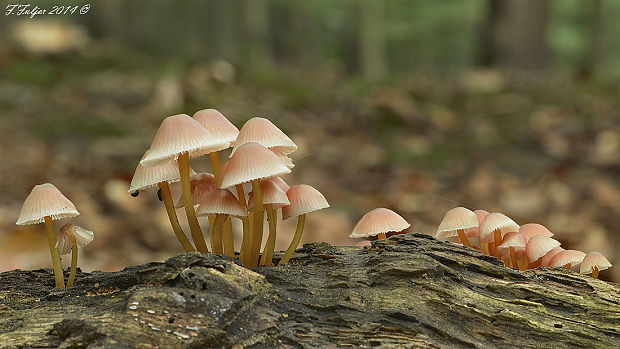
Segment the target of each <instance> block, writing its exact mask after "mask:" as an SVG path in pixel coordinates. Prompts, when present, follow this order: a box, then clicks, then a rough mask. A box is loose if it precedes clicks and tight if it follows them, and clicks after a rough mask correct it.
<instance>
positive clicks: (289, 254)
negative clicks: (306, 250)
mask: <svg viewBox="0 0 620 349" xmlns="http://www.w3.org/2000/svg"><path fill="white" fill-rule="evenodd" d="M305 222H306V214H302V215H300V216H299V217H297V229H296V230H295V236H293V241H291V244H290V245H289V246H288V249H286V252H284V255H283V256H282V258H281V259H280V263H278V265H279V266H280V265H282V264H285V263H288V261H289V260H290V259H291V257H292V256H293V253H294V252H295V250H296V249H297V245H299V241H301V234H302V233H303V232H304V223H305Z"/></svg>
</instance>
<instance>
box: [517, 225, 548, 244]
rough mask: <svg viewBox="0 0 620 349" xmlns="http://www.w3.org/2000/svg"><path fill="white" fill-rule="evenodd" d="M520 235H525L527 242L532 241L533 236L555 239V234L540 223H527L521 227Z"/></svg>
mask: <svg viewBox="0 0 620 349" xmlns="http://www.w3.org/2000/svg"><path fill="white" fill-rule="evenodd" d="M519 233H521V234H522V235H523V237H524V238H525V241H530V238H532V236H536V235H539V236H546V237H549V238H550V237H553V233H552V232H550V231H549V229H547V228H546V227H545V226H544V225H542V224H538V223H527V224H523V225H522V226H520V227H519Z"/></svg>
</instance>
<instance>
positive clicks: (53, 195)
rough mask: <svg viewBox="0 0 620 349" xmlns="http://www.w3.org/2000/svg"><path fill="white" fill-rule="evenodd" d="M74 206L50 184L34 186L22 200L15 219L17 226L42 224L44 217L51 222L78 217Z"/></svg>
mask: <svg viewBox="0 0 620 349" xmlns="http://www.w3.org/2000/svg"><path fill="white" fill-rule="evenodd" d="M79 215H80V213H79V212H78V210H77V208H75V205H74V204H73V203H72V202H71V201H69V199H67V198H66V197H65V196H64V195H62V193H61V192H60V190H58V188H56V187H55V186H54V185H53V184H51V183H45V184H39V185H35V187H34V188H32V191H31V192H30V194H29V195H28V197H26V200H24V204H23V205H22V210H21V212H20V213H19V218H17V223H16V224H17V225H29V224H38V223H42V222H43V221H44V220H45V217H47V216H49V217H50V218H51V219H52V220H56V219H62V218H69V217H75V216H79Z"/></svg>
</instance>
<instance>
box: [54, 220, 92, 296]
mask: <svg viewBox="0 0 620 349" xmlns="http://www.w3.org/2000/svg"><path fill="white" fill-rule="evenodd" d="M94 236H95V234H93V232H92V231H90V230H86V229H84V228H82V227H78V226H77V225H73V224H71V223H67V224H65V225H63V226H62V228H60V233H58V241H57V242H56V248H57V249H58V252H59V253H60V254H61V255H65V254H69V252H72V253H71V272H70V273H69V280H68V281H67V288H69V287H72V286H73V283H74V282H75V273H76V268H77V259H78V247H84V246H86V245H88V244H89V243H90V242H91V241H93V237H94Z"/></svg>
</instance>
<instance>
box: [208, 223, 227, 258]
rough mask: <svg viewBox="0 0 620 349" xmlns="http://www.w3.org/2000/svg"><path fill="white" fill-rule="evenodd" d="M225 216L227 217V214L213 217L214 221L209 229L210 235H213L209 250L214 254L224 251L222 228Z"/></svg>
mask: <svg viewBox="0 0 620 349" xmlns="http://www.w3.org/2000/svg"><path fill="white" fill-rule="evenodd" d="M226 218H228V215H226V214H218V215H217V216H216V217H215V222H214V225H213V229H212V231H211V233H212V234H211V235H212V236H213V245H212V246H211V250H212V251H213V253H215V254H223V253H224V250H223V249H222V228H223V226H224V222H226Z"/></svg>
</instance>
